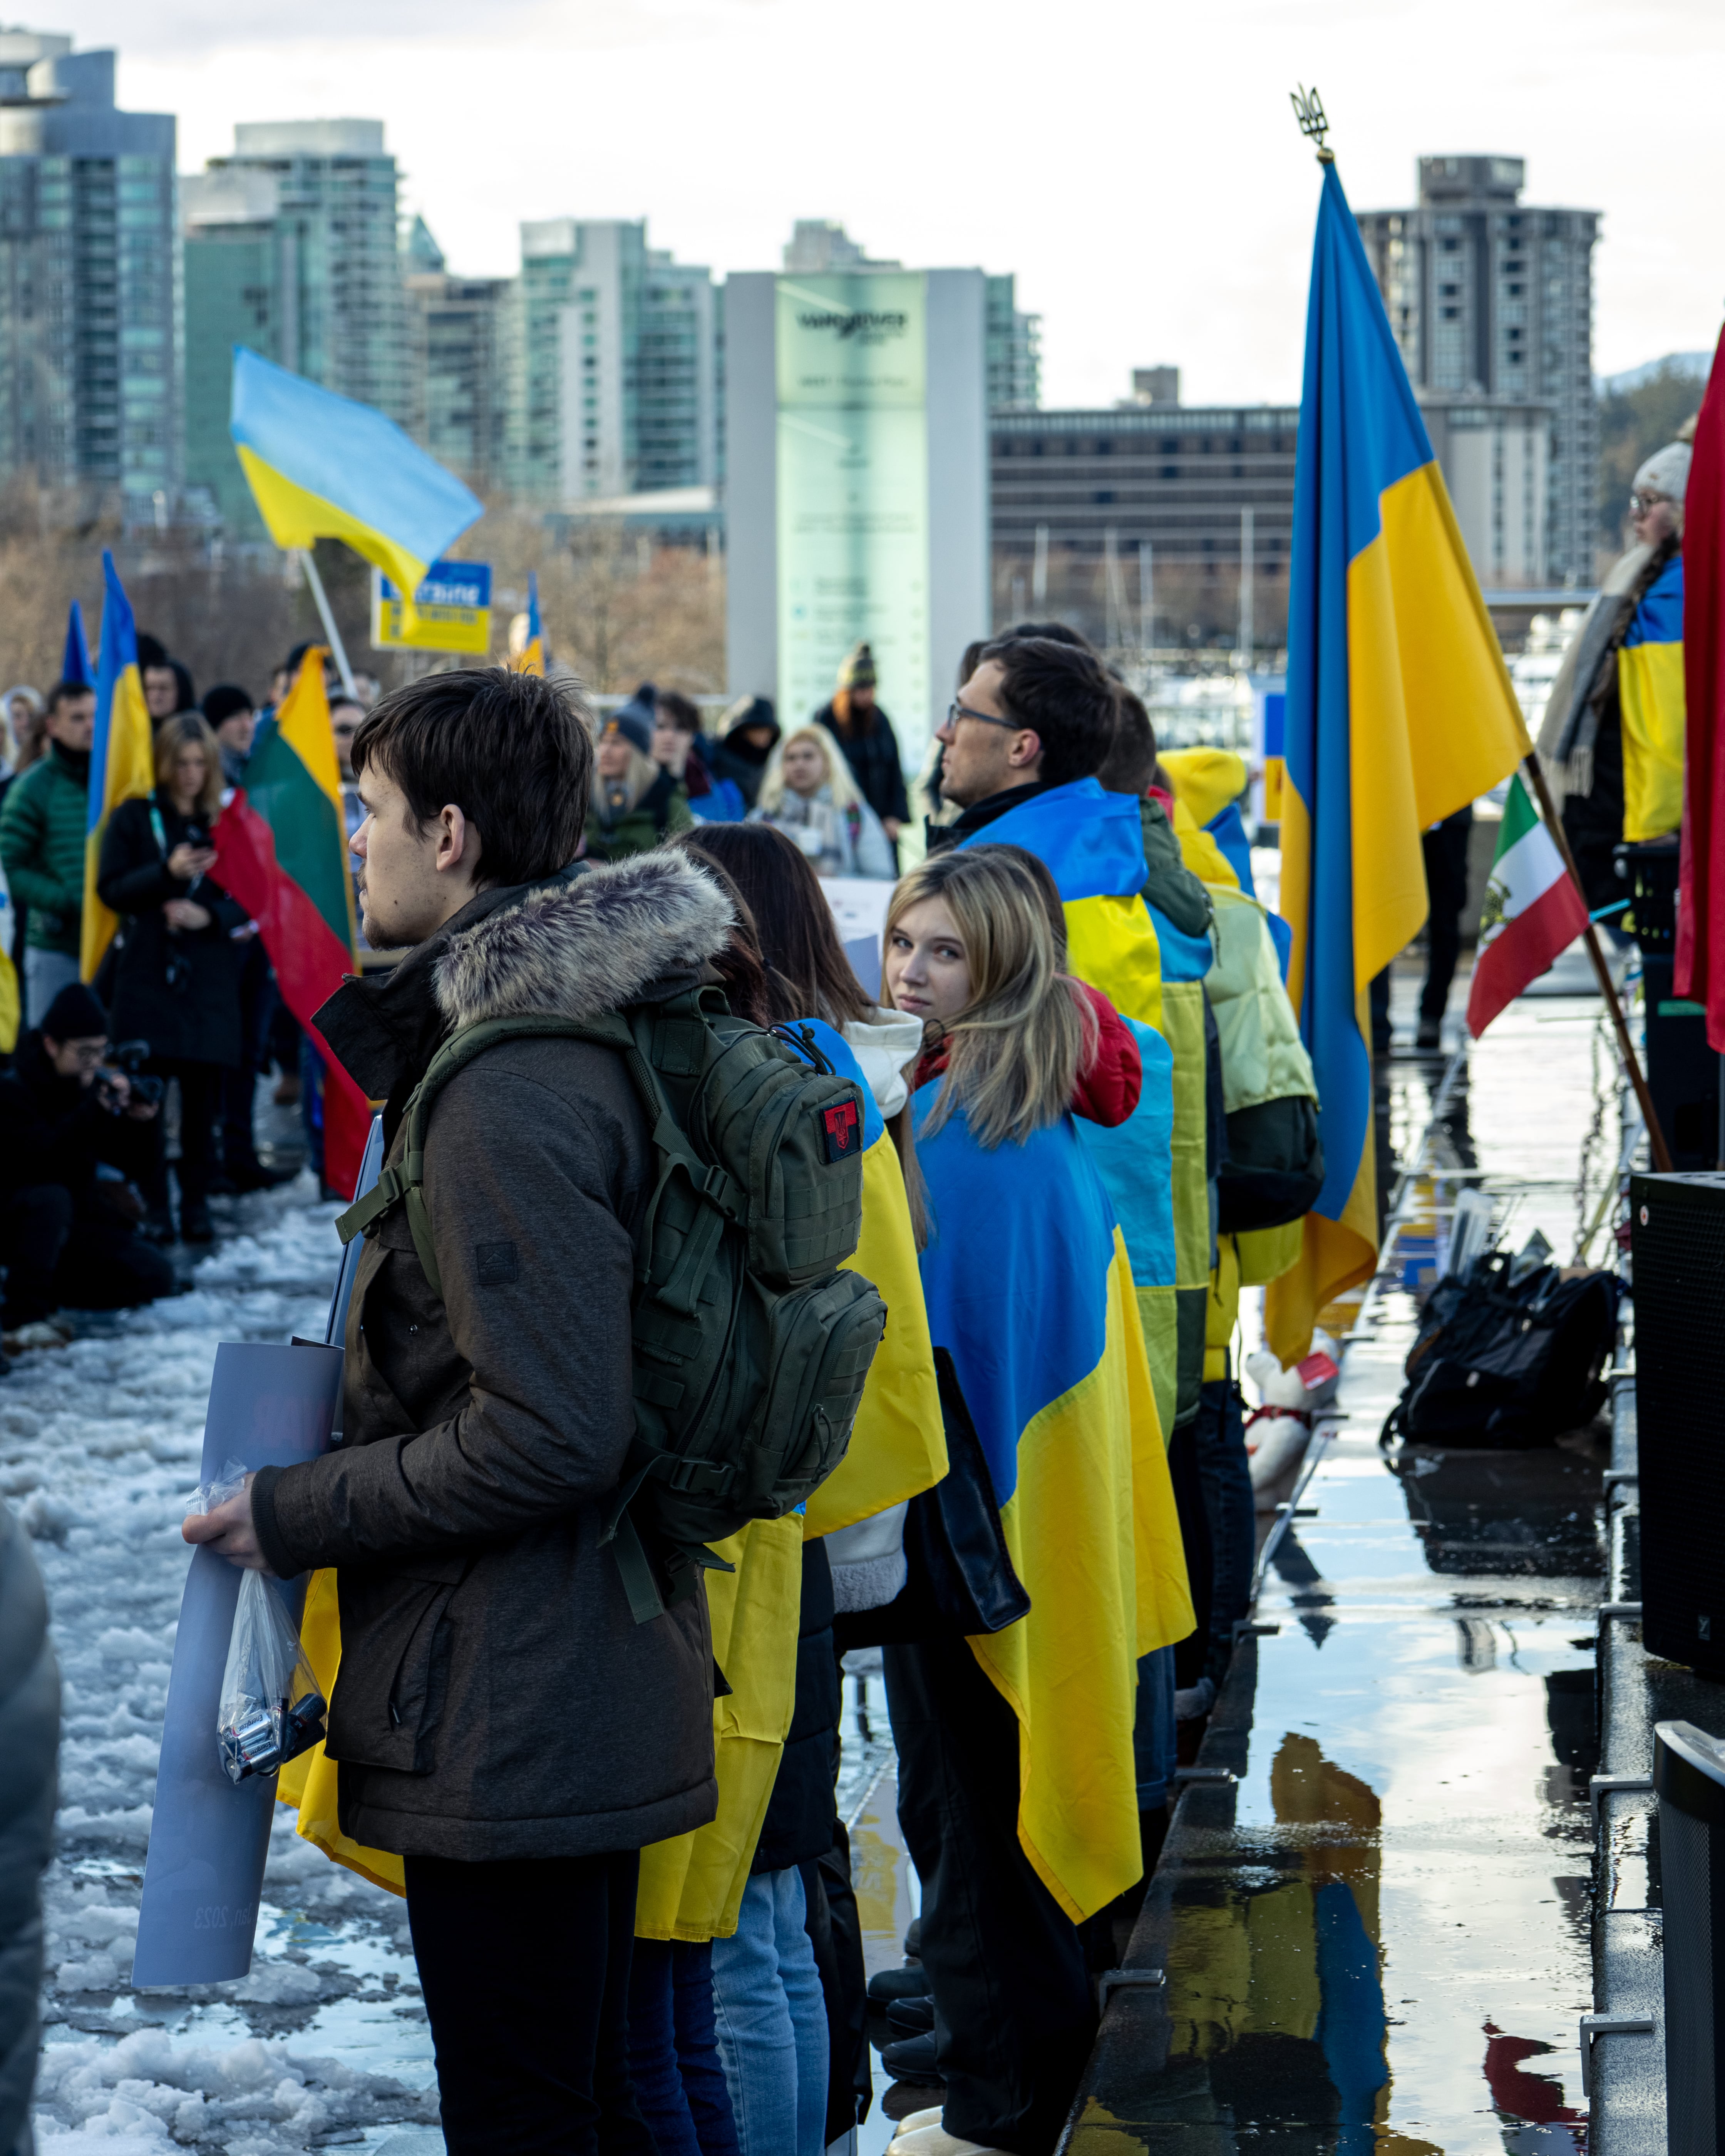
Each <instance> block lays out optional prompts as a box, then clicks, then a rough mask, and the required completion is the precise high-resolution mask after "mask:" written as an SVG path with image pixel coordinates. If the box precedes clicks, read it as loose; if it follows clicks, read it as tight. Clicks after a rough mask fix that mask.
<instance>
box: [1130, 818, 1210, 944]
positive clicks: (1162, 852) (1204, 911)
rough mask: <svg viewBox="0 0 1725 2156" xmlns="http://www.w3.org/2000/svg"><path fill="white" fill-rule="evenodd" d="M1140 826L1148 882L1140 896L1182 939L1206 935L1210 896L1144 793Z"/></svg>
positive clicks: (1171, 829)
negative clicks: (1178, 932) (1167, 921)
mask: <svg viewBox="0 0 1725 2156" xmlns="http://www.w3.org/2000/svg"><path fill="white" fill-rule="evenodd" d="M1138 814H1139V815H1140V817H1141V818H1142V820H1143V826H1144V865H1145V866H1146V868H1147V869H1148V870H1149V871H1150V880H1149V881H1148V883H1147V884H1146V885H1145V886H1144V896H1145V897H1146V898H1147V899H1148V900H1149V901H1150V903H1151V904H1152V905H1153V906H1156V907H1157V908H1158V909H1159V910H1160V911H1162V912H1163V913H1165V914H1166V915H1167V916H1168V919H1169V920H1170V921H1173V924H1174V926H1175V927H1176V928H1178V930H1180V932H1182V934H1183V935H1186V936H1207V935H1208V934H1209V927H1210V916H1211V912H1212V907H1211V905H1210V895H1209V891H1206V890H1205V889H1204V885H1202V884H1201V883H1200V882H1199V880H1198V878H1197V877H1196V876H1195V875H1193V873H1192V871H1191V870H1190V869H1189V868H1188V867H1187V865H1186V863H1185V861H1184V860H1183V857H1182V855H1181V853H1180V842H1179V840H1178V839H1177V838H1176V837H1175V836H1174V827H1173V824H1170V823H1169V821H1168V812H1167V810H1166V809H1164V808H1163V805H1162V803H1160V802H1159V801H1156V800H1153V799H1152V798H1151V797H1150V796H1149V795H1148V794H1146V795H1145V796H1144V798H1143V799H1142V801H1140V803H1138Z"/></svg>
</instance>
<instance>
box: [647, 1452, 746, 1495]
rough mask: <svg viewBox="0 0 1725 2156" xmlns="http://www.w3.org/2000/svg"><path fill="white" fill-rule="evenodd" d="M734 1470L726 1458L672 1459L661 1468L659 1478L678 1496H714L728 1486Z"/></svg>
mask: <svg viewBox="0 0 1725 2156" xmlns="http://www.w3.org/2000/svg"><path fill="white" fill-rule="evenodd" d="M734 1473H735V1470H734V1468H733V1467H732V1466H731V1463H730V1462H729V1461H728V1460H672V1462H671V1464H670V1466H669V1467H668V1468H665V1469H663V1470H661V1472H660V1479H661V1480H662V1481H664V1482H665V1485H666V1486H667V1487H668V1488H670V1489H672V1490H675V1491H677V1493H678V1494H679V1496H696V1497H716V1496H720V1495H721V1494H722V1492H723V1491H725V1490H726V1489H727V1488H728V1487H729V1486H730V1484H731V1481H732V1476H733V1475H734Z"/></svg>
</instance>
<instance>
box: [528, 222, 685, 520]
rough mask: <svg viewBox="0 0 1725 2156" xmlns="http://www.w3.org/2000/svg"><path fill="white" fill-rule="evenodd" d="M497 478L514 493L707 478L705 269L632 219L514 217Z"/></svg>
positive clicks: (608, 492)
mask: <svg viewBox="0 0 1725 2156" xmlns="http://www.w3.org/2000/svg"><path fill="white" fill-rule="evenodd" d="M508 372H509V392H508V412H507V425H506V438H505V450H504V468H505V474H506V484H507V485H508V487H509V490H510V491H511V493H513V494H514V495H516V496H517V497H518V498H519V499H521V500H524V501H536V502H543V503H547V504H550V505H557V504H562V503H574V502H578V501H581V500H589V499H593V498H596V497H597V498H604V499H612V498H614V497H616V496H619V495H630V494H637V493H644V492H647V491H649V490H655V489H659V488H664V487H686V486H710V485H712V484H713V482H714V480H715V479H716V475H717V469H718V439H717V434H718V412H717V403H718V360H717V352H716V333H715V309H714V292H713V283H712V276H711V272H710V271H708V270H706V269H700V268H696V267H693V266H691V265H690V264H685V263H678V262H674V261H673V260H672V259H671V258H670V254H668V253H666V252H665V250H663V249H658V248H649V246H648V244H647V228H646V225H645V223H644V222H643V223H624V222H622V221H619V220H617V219H613V218H604V219H594V220H587V221H583V220H582V219H580V218H548V219H546V220H543V221H542V222H540V223H532V224H524V225H523V226H522V227H521V277H520V280H519V281H518V284H517V285H516V290H515V293H514V295H513V298H512V302H511V327H510V355H509V361H508Z"/></svg>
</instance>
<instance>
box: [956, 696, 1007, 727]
mask: <svg viewBox="0 0 1725 2156" xmlns="http://www.w3.org/2000/svg"><path fill="white" fill-rule="evenodd" d="M960 719H974V720H975V721H977V723H978V725H979V726H1004V727H1005V728H1006V730H1007V731H1008V732H1009V733H1013V734H1017V733H1022V732H1023V731H1024V728H1023V727H1022V726H1020V725H1019V722H1018V721H1017V720H1016V719H999V718H996V717H995V716H994V714H993V712H992V711H972V709H971V708H970V706H969V705H968V704H961V703H960V702H959V701H958V699H957V697H956V696H955V697H954V698H953V699H952V702H951V703H950V704H948V705H947V726H949V727H950V726H957V723H958V721H959V720H960Z"/></svg>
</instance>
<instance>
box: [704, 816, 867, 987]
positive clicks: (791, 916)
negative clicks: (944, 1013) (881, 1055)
mask: <svg viewBox="0 0 1725 2156" xmlns="http://www.w3.org/2000/svg"><path fill="white" fill-rule="evenodd" d="M676 843H677V844H679V845H680V846H682V847H684V848H685V849H686V850H688V851H689V852H690V853H691V854H694V855H696V857H697V858H698V859H699V860H703V861H706V862H709V863H711V865H712V866H714V867H715V868H718V869H722V870H724V872H725V875H726V879H727V880H728V881H729V882H730V883H731V884H732V886H733V887H734V888H735V889H736V891H737V892H738V894H739V895H740V896H741V897H742V902H743V904H744V905H745V906H747V908H748V911H749V916H750V918H751V919H752V921H753V922H754V925H755V932H756V934H757V936H758V937H759V938H760V945H761V955H762V957H763V958H764V959H765V961H766V962H767V966H768V970H769V973H770V975H771V976H772V977H773V978H774V979H775V980H776V982H777V983H778V988H779V989H780V990H781V991H782V992H783V995H784V997H785V999H786V1008H785V1009H783V1010H775V1012H774V1013H773V1016H774V1017H775V1019H793V1018H819V1019H825V1020H826V1022H827V1024H829V1025H833V1026H843V1025H844V1024H845V1021H846V1020H847V1019H855V1018H866V1017H867V1016H868V1015H869V1013H870V1010H871V1009H873V1005H872V1004H870V1001H869V998H868V995H867V993H866V992H865V989H864V988H863V984H862V983H861V982H860V980H858V978H856V974H855V970H854V969H853V968H852V966H851V963H850V959H849V958H847V957H845V946H844V945H843V944H842V943H841V942H839V930H838V927H837V924H836V923H835V922H834V919H833V909H832V908H831V906H829V905H828V904H827V900H826V894H825V892H824V891H822V889H821V887H820V878H819V876H818V875H816V874H815V873H814V869H813V867H812V866H811V865H809V858H808V856H807V855H805V854H804V853H803V850H802V848H801V847H800V846H798V844H796V843H795V841H794V840H793V839H788V838H787V837H786V836H785V834H784V833H783V831H778V830H775V829H773V826H772V825H771V824H702V825H701V828H700V829H698V830H696V831H689V832H685V833H684V834H683V835H682V836H681V837H680V839H678V840H677V842H676Z"/></svg>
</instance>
